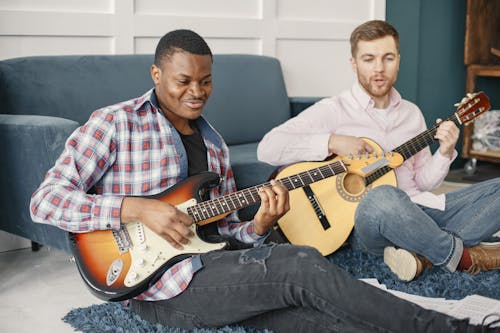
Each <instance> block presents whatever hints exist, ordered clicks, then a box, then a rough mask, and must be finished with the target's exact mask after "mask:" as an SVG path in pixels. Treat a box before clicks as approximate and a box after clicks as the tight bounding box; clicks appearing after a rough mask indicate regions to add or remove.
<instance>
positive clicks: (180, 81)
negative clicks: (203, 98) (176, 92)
mask: <svg viewBox="0 0 500 333" xmlns="http://www.w3.org/2000/svg"><path fill="white" fill-rule="evenodd" d="M177 83H179V84H188V83H189V81H187V80H177Z"/></svg>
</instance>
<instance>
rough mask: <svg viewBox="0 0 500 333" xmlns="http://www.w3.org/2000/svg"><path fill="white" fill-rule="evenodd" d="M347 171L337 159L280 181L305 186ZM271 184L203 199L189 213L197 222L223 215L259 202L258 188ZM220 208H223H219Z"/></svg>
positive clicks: (284, 183)
mask: <svg viewBox="0 0 500 333" xmlns="http://www.w3.org/2000/svg"><path fill="white" fill-rule="evenodd" d="M345 171H346V168H345V167H344V166H343V165H342V163H341V162H339V161H337V162H333V163H330V164H328V165H323V166H320V167H318V168H315V169H312V170H307V171H303V172H300V173H298V174H296V175H293V176H289V177H285V178H281V179H279V180H278V181H279V182H280V183H282V184H283V185H284V186H285V187H287V188H288V189H289V190H290V189H295V188H298V187H303V186H305V185H307V184H310V183H312V182H314V181H317V180H321V179H325V178H327V177H331V176H334V175H336V174H340V173H342V172H345ZM325 174H326V175H327V176H325ZM306 177H307V178H309V179H310V181H309V182H307V180H306ZM292 179H298V180H300V181H301V184H300V185H299V186H297V184H296V182H293V181H292ZM270 185H271V184H270V182H266V183H263V184H261V185H258V186H253V187H249V188H246V189H243V190H241V191H237V192H235V193H231V194H229V195H227V196H224V197H219V198H215V199H212V200H208V201H202V202H200V203H198V204H197V205H195V206H191V207H188V208H187V211H188V214H189V215H191V217H192V218H193V219H194V220H195V222H199V221H203V220H206V219H209V218H210V217H214V216H218V215H222V214H224V213H227V212H231V211H234V210H237V209H239V208H242V207H245V206H248V205H251V204H253V203H257V202H259V201H260V197H259V196H258V189H259V188H260V187H262V186H270ZM241 198H243V199H241ZM231 204H232V207H231ZM226 205H227V206H226ZM213 207H215V208H213ZM219 208H220V209H221V210H219Z"/></svg>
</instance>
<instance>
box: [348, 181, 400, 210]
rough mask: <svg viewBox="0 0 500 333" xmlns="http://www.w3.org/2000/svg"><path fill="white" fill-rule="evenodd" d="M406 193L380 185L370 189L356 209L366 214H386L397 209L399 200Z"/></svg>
mask: <svg viewBox="0 0 500 333" xmlns="http://www.w3.org/2000/svg"><path fill="white" fill-rule="evenodd" d="M405 195H406V194H405V193H404V192H403V191H401V190H400V189H398V188H396V187H393V186H389V185H381V186H377V187H375V188H374V189H372V190H370V191H369V192H368V193H367V194H366V197H364V198H363V199H362V200H361V201H360V203H359V205H358V208H357V210H358V211H359V212H366V213H367V214H370V215H372V214H381V215H386V214H390V213H391V212H394V211H397V207H399V206H400V204H399V203H400V201H401V200H402V199H403V198H404V196H405Z"/></svg>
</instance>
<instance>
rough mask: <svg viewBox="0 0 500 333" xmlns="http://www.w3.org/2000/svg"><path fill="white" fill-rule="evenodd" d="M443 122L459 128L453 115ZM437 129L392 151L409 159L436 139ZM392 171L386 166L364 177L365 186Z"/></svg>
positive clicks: (421, 134) (423, 133)
mask: <svg viewBox="0 0 500 333" xmlns="http://www.w3.org/2000/svg"><path fill="white" fill-rule="evenodd" d="M444 121H453V122H454V123H455V124H456V125H457V126H460V124H461V123H460V121H459V118H458V117H457V116H456V115H455V114H454V115H453V116H451V117H449V118H447V119H445V120H444ZM438 127H439V124H436V125H434V126H432V127H431V128H430V129H428V130H426V131H424V132H422V133H420V134H419V135H417V136H416V137H414V138H413V139H411V140H410V141H407V142H405V143H403V144H402V145H401V146H399V147H397V148H395V149H394V151H395V152H396V153H399V154H401V156H403V159H404V160H407V159H409V158H410V157H412V156H413V155H415V154H416V153H418V152H419V151H421V150H422V149H424V148H425V147H427V146H429V145H430V144H432V143H433V142H434V141H435V140H436V139H435V138H434V136H435V135H436V132H437V129H438ZM391 170H393V169H392V168H389V167H387V166H385V167H383V168H380V169H378V170H377V171H375V172H374V173H372V174H371V175H369V176H367V177H366V185H369V184H371V183H373V182H374V181H376V180H377V179H379V178H380V177H382V176H383V175H385V174H386V173H388V172H389V171H391Z"/></svg>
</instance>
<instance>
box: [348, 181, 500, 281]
mask: <svg viewBox="0 0 500 333" xmlns="http://www.w3.org/2000/svg"><path fill="white" fill-rule="evenodd" d="M498 230H500V178H495V179H491V180H488V181H484V182H481V183H477V184H473V185H470V186H467V187H464V188H462V189H459V190H456V191H453V192H450V193H447V194H446V207H445V210H444V211H441V210H438V209H432V208H428V207H424V206H420V205H417V204H415V203H413V202H412V201H411V200H410V198H409V197H408V195H406V193H404V192H403V191H401V190H400V189H397V188H394V187H392V186H386V185H383V186H379V187H376V188H374V189H373V190H371V191H370V192H368V194H367V196H366V197H365V198H364V199H363V200H362V201H361V202H360V204H359V205H358V208H357V210H356V216H355V228H354V232H353V233H352V235H351V243H352V246H353V247H354V248H357V249H360V250H363V251H366V252H369V253H372V254H376V255H382V253H383V250H384V247H386V246H397V247H401V248H404V249H406V250H409V251H412V252H415V253H418V254H420V255H423V256H424V257H426V258H427V259H429V260H430V261H431V262H432V263H433V264H434V265H437V266H442V267H445V268H447V269H448V270H450V271H452V272H453V271H455V270H456V267H457V265H458V262H459V261H460V257H461V255H462V252H463V247H464V246H465V247H471V246H473V245H476V244H478V243H479V242H481V241H483V240H485V239H487V238H488V237H490V236H491V235H493V234H494V233H495V232H497V231H498Z"/></svg>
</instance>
